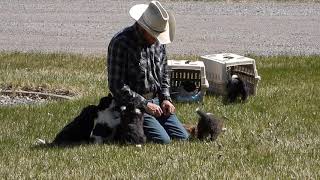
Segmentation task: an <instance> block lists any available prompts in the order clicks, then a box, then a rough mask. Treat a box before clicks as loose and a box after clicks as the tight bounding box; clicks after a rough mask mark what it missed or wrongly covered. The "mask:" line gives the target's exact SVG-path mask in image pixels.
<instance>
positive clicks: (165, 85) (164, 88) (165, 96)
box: [159, 45, 171, 102]
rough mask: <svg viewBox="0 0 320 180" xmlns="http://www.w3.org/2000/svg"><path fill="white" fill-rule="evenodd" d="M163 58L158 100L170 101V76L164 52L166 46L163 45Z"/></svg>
mask: <svg viewBox="0 0 320 180" xmlns="http://www.w3.org/2000/svg"><path fill="white" fill-rule="evenodd" d="M162 48H163V53H164V54H163V59H162V62H163V63H162V68H161V69H162V78H161V92H160V94H159V99H160V102H162V101H163V100H169V101H170V102H171V98H170V92H169V88H170V77H169V72H168V62H167V53H166V47H165V45H163V47H162Z"/></svg>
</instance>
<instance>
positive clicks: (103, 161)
mask: <svg viewBox="0 0 320 180" xmlns="http://www.w3.org/2000/svg"><path fill="white" fill-rule="evenodd" d="M172 58H177V59H192V60H193V59H196V58H195V57H194V56H191V57H188V56H172ZM253 58H255V59H256V63H257V68H258V72H259V75H260V76H261V77H262V80H261V82H260V83H259V85H258V91H257V95H256V96H255V97H251V98H250V99H249V101H248V102H247V103H245V104H234V105H224V104H223V103H222V98H221V97H215V96H206V98H205V101H204V104H205V105H204V108H205V109H206V110H207V111H210V112H213V113H215V114H216V115H218V116H220V117H222V116H224V117H226V118H227V120H225V126H226V128H227V131H226V132H225V133H223V134H222V135H221V136H219V138H218V141H217V142H199V141H192V142H173V143H172V144H169V145H157V144H146V145H144V146H143V147H142V148H136V147H133V146H117V145H82V146H78V147H73V148H39V147H38V148H37V147H35V146H33V143H34V141H35V140H36V138H44V139H47V140H52V139H53V138H54V136H55V134H56V133H57V132H58V131H59V130H60V129H61V128H62V127H63V126H64V125H65V124H66V123H67V122H68V121H70V120H71V119H72V118H73V117H75V116H76V115H77V114H78V113H79V112H80V111H81V109H82V108H83V107H84V106H87V105H88V104H96V103H97V102H98V100H99V98H100V97H101V96H104V95H106V94H107V93H108V90H107V83H106V80H105V57H94V56H83V55H70V54H41V53H5V52H2V53H0V63H1V66H0V87H7V86H11V87H13V88H14V89H21V88H23V87H31V88H36V87H39V86H42V87H44V88H45V89H48V90H49V91H50V90H53V89H67V90H70V91H72V92H73V93H75V94H77V95H79V96H80V97H79V98H78V99H76V100H73V101H57V102H51V103H47V104H43V105H29V106H15V107H0V121H1V123H0V146H1V148H0V159H1V161H0V178H1V179H109V178H114V179H159V178H163V179H222V178H223V179H225V178H228V179H231V178H232V179H234V178H237V179H238V178H240V179H247V178H249V179H257V178H259V179H262V178H263V179H276V178H279V179H293V178H294V179H319V177H320V136H319V134H320V133H319V129H320V123H319V117H320V113H319V110H320V98H319V92H320V71H319V69H320V56H306V57H303V56H299V57H287V56H277V57H260V56H254V57H253ZM198 106H199V104H176V108H177V114H178V116H179V118H180V119H181V121H183V122H185V123H195V122H196V121H197V116H196V114H195V113H194V109H195V108H196V107H198Z"/></svg>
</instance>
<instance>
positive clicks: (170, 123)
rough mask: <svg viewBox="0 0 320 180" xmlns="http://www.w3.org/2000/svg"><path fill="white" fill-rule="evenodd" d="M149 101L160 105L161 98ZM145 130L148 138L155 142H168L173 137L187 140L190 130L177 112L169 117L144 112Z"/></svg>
mask: <svg viewBox="0 0 320 180" xmlns="http://www.w3.org/2000/svg"><path fill="white" fill-rule="evenodd" d="M149 102H152V103H155V104H157V105H159V99H158V98H155V99H152V100H149ZM143 130H144V133H145V135H146V136H147V140H148V141H151V142H155V143H161V144H168V143H170V142H171V139H178V140H187V139H188V137H189V134H188V132H187V131H186V129H185V128H184V127H183V125H182V124H181V122H180V121H179V120H178V118H177V116H176V115H175V114H172V115H170V116H169V117H163V116H161V117H159V118H156V117H154V116H152V115H150V114H147V113H145V114H144V122H143Z"/></svg>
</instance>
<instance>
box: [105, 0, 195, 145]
mask: <svg viewBox="0 0 320 180" xmlns="http://www.w3.org/2000/svg"><path fill="white" fill-rule="evenodd" d="M129 13H130V15H131V17H132V18H133V19H134V20H135V21H136V22H135V23H134V24H133V25H132V26H130V27H127V28H125V29H123V30H122V31H120V32H119V33H117V34H116V35H115V36H114V37H113V38H112V39H111V41H110V44H109V46H108V57H107V66H108V83H109V89H110V91H111V93H112V94H113V96H114V98H115V101H116V103H117V105H119V106H121V105H127V104H128V103H129V102H133V103H135V105H136V106H137V107H139V108H140V109H144V110H145V112H146V113H145V115H144V123H143V129H144V133H145V135H146V137H147V139H148V140H149V141H152V142H156V143H170V141H171V139H180V140H186V139H188V136H189V134H188V133H187V131H186V130H185V129H184V127H183V126H182V124H181V122H180V121H179V120H178V118H177V116H176V115H175V114H174V112H175V107H174V105H173V104H172V101H171V98H170V94H169V76H168V71H167V54H166V45H165V44H168V43H171V42H172V40H173V37H174V34H175V19H174V17H173V15H171V14H170V13H169V12H168V11H166V10H165V9H164V8H163V6H162V5H161V4H160V2H158V1H151V2H150V3H149V5H147V4H138V5H135V6H133V7H132V8H131V9H130V11H129Z"/></svg>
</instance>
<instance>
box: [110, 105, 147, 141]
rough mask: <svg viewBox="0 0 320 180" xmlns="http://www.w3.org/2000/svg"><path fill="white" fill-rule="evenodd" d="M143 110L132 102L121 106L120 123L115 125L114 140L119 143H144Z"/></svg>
mask: <svg viewBox="0 0 320 180" xmlns="http://www.w3.org/2000/svg"><path fill="white" fill-rule="evenodd" d="M143 114H144V113H143V112H142V111H141V110H140V109H138V108H136V107H135V106H134V104H133V103H129V104H128V105H127V106H126V107H124V106H123V107H121V112H120V119H121V120H120V124H119V125H118V126H117V130H116V134H115V141H116V142H119V143H120V144H144V143H145V142H146V136H145V134H144V132H143Z"/></svg>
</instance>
